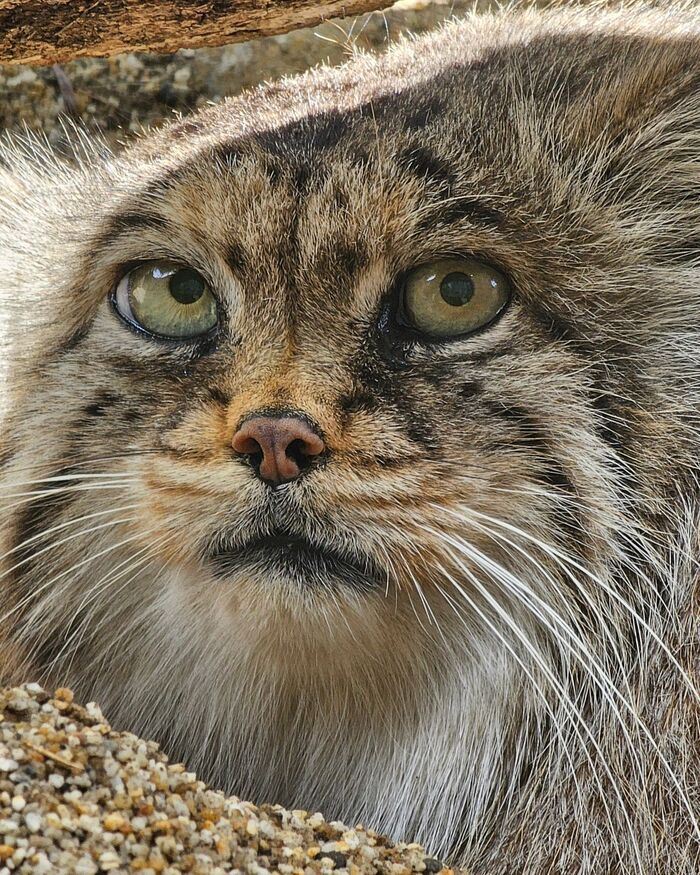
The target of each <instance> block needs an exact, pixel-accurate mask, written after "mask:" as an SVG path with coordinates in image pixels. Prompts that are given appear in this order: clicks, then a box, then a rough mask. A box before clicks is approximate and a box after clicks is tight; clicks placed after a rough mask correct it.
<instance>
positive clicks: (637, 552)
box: [0, 10, 700, 848]
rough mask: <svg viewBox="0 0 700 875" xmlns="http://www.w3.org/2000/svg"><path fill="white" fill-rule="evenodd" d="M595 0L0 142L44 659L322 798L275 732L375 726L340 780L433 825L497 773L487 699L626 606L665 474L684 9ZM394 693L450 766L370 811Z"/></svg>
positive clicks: (26, 601) (675, 420) (9, 550)
mask: <svg viewBox="0 0 700 875" xmlns="http://www.w3.org/2000/svg"><path fill="white" fill-rule="evenodd" d="M595 16H596V17H595V18H594V17H593V14H591V15H588V14H586V13H582V12H569V13H567V12H559V13H552V15H551V16H550V17H549V18H547V17H545V18H541V17H539V16H538V15H537V14H535V13H523V14H521V15H520V16H519V17H518V16H502V17H494V18H491V17H485V18H472V19H469V20H467V21H466V22H464V23H459V24H455V25H452V26H449V27H446V28H444V29H442V30H440V31H439V32H437V33H435V34H433V35H430V36H428V37H426V38H424V39H422V40H420V41H417V42H415V43H414V42H405V43H402V44H400V45H399V46H397V47H396V48H395V49H393V50H392V51H391V52H390V53H389V54H388V55H387V56H384V57H373V56H358V57H357V58H355V59H353V60H352V61H351V62H349V63H348V64H347V65H346V66H344V67H342V68H340V69H335V70H333V69H320V70H316V71H313V72H311V73H309V74H307V75H305V76H302V77H298V78H295V79H290V80H284V81H282V82H280V83H278V84H272V85H268V86H265V87H262V88H260V89H258V90H257V91H254V92H252V93H250V94H249V95H246V96H243V97H241V98H237V99H234V100H230V101H225V102H224V103H223V104H221V105H218V106H214V107H210V108H208V109H206V110H204V111H202V112H200V113H198V114H197V115H195V116H193V117H191V118H187V119H183V120H180V121H177V122H175V123H174V124H171V125H169V126H167V127H165V128H163V129H162V130H160V131H157V132H154V133H153V134H151V135H149V136H147V137H146V138H145V139H144V140H143V141H142V142H140V143H137V144H136V145H134V146H132V147H130V148H129V149H127V150H126V151H125V152H124V153H123V154H121V155H119V156H116V157H110V156H107V157H100V156H95V155H88V156H87V157H84V158H83V159H81V160H78V161H77V162H74V163H72V164H70V165H69V164H66V163H63V162H62V161H59V160H58V159H54V158H51V157H50V156H49V155H48V154H46V153H44V152H43V151H42V152H39V154H37V155H34V156H32V155H29V156H27V154H26V151H27V150H26V149H25V150H20V151H22V152H23V154H20V153H19V151H18V150H15V151H12V149H8V151H7V153H6V158H5V161H6V165H7V166H6V169H5V170H3V171H2V175H0V180H2V187H3V189H4V191H3V193H2V195H0V265H1V266H2V267H1V268H0V269H1V273H2V290H1V291H0V299H1V300H2V311H3V320H4V323H5V324H4V326H3V330H4V332H5V335H6V340H5V345H6V346H5V348H6V354H5V367H6V369H7V371H6V386H7V389H8V391H7V397H6V400H5V406H6V419H5V425H4V426H3V442H4V449H5V457H4V460H3V472H4V473H3V484H4V485H3V491H4V494H3V502H5V505H6V508H5V510H4V518H5V522H4V529H3V538H4V551H6V552H5V558H4V562H5V571H4V575H5V577H4V580H5V589H6V592H7V593H8V596H7V600H6V602H7V611H8V612H9V615H11V616H13V617H14V618H16V621H17V625H16V627H15V628H14V630H13V635H14V637H15V638H16V640H17V641H18V642H19V643H20V644H21V645H23V646H24V648H25V650H26V653H27V657H28V659H29V661H30V664H32V665H33V666H35V670H36V671H37V673H38V674H39V675H40V676H41V677H42V678H44V679H45V678H49V679H52V680H55V681H60V682H62V683H70V684H71V685H73V686H74V687H76V688H77V689H78V690H79V691H81V692H84V693H85V694H88V695H98V696H100V698H101V699H102V701H103V702H104V704H105V705H106V706H107V711H108V713H109V712H110V708H111V709H112V713H113V714H114V715H115V719H116V720H117V721H121V722H122V723H124V724H129V725H130V726H136V727H139V728H143V729H144V731H152V732H155V733H156V734H157V735H158V736H159V737H162V738H168V739H169V740H170V743H171V745H172V747H173V749H174V750H175V751H178V752H185V753H187V755H188V757H189V760H190V762H194V763H195V764H197V765H200V766H201V767H202V768H203V769H204V771H205V774H207V773H208V774H214V775H216V776H217V778H218V779H219V780H221V781H223V782H229V781H231V780H232V779H231V777H230V773H231V771H232V770H233V771H234V772H235V778H234V779H233V782H234V783H233V785H234V787H235V788H236V789H243V791H244V792H251V793H255V792H257V793H258V798H259V794H260V793H270V794H273V793H278V794H280V795H282V796H284V795H285V794H286V795H287V796H288V797H289V798H293V799H294V800H296V799H297V798H299V797H300V798H301V800H302V802H303V801H304V800H305V799H306V798H309V799H311V800H312V803H314V804H316V803H317V804H323V805H326V806H327V807H329V808H330V809H331V810H333V808H334V807H335V808H336V809H340V810H341V811H342V810H344V809H343V804H346V803H340V802H339V801H338V799H337V797H336V796H334V791H333V789H332V787H331V784H332V780H331V777H330V772H329V766H328V760H327V758H326V759H324V756H325V754H324V753H323V752H322V753H318V754H316V755H315V756H316V759H314V757H313V756H311V755H310V754H309V753H308V751H307V752H306V753H304V752H303V748H304V744H306V743H307V742H308V739H309V737H310V734H313V733H315V738H316V740H317V742H318V743H319V744H320V747H321V750H322V751H323V750H325V748H324V747H323V745H324V744H325V745H326V747H328V745H330V743H331V740H333V739H334V738H335V740H336V741H337V740H338V739H340V740H342V744H341V747H342V746H343V745H345V749H346V750H347V751H348V754H347V757H348V762H347V764H346V765H347V768H348V770H349V771H350V772H352V770H353V769H354V770H355V772H356V773H357V774H359V773H360V771H361V768H362V767H361V765H360V758H361V757H360V752H361V750H365V752H366V751H369V754H368V756H369V760H368V761H369V762H370V763H374V766H372V768H375V769H376V770H377V774H379V773H380V772H381V774H382V776H383V777H382V778H381V779H379V778H377V780H376V781H375V782H374V783H372V781H370V780H368V781H367V787H364V788H362V789H358V790H354V791H352V792H351V791H348V792H347V793H346V796H345V799H349V800H350V801H349V802H348V803H347V804H346V808H347V810H348V811H351V812H352V813H357V814H358V815H359V816H366V817H369V818H372V817H373V818H374V822H375V823H378V824H379V825H381V826H384V827H386V828H391V829H392V831H394V832H397V831H398V832H401V831H403V830H408V829H413V830H414V831H415V830H418V831H420V830H422V837H423V838H426V837H427V839H428V840H429V841H432V842H434V843H437V844H438V845H439V846H440V847H442V848H445V847H452V846H453V845H454V842H455V835H456V832H459V830H460V829H461V828H458V827H456V826H455V821H456V820H457V819H458V815H459V814H460V812H462V811H463V809H464V808H465V807H469V805H471V806H472V807H473V808H474V809H475V810H476V809H479V810H480V811H483V810H485V808H486V807H487V806H488V804H490V802H489V800H491V799H492V797H493V794H494V792H495V790H494V788H495V787H497V786H501V785H505V784H507V783H508V781H509V780H510V778H509V775H510V771H509V770H512V768H514V766H513V763H514V761H515V760H517V759H518V758H519V755H518V754H516V750H517V744H516V743H515V742H513V741H511V743H510V746H508V744H506V748H507V754H506V755H505V757H504V759H503V761H502V762H500V763H497V762H496V761H495V760H496V758H495V757H494V756H493V750H494V747H493V745H494V743H495V742H494V740H493V732H492V731H491V727H493V726H494V725H497V726H498V727H499V730H498V731H499V735H500V737H501V743H505V742H503V739H505V738H510V739H511V740H512V739H515V738H520V739H522V737H523V734H524V733H525V732H526V730H525V729H524V726H525V722H524V721H523V720H519V719H518V718H517V717H516V716H513V715H515V714H522V713H523V712H524V710H526V709H527V708H528V707H529V706H530V705H531V704H532V702H534V701H535V700H537V701H539V700H540V699H541V698H544V700H545V701H548V702H550V705H549V706H548V707H550V708H556V707H558V705H557V702H558V701H559V699H558V695H559V694H558V693H557V687H556V684H555V683H554V682H553V681H552V680H551V677H550V676H551V675H552V672H554V677H555V680H556V679H557V678H559V679H562V678H563V677H564V675H565V674H566V673H567V672H569V671H573V672H575V671H577V670H579V669H580V665H579V664H578V663H577V659H578V658H579V657H578V656H577V650H576V648H577V647H578V646H579V644H580V642H581V641H583V640H585V642H586V646H587V647H589V648H591V649H592V650H594V651H595V650H596V648H598V649H599V650H600V651H602V652H607V651H609V650H610V649H615V648H619V647H620V646H621V645H620V640H622V638H624V635H625V631H624V630H625V629H627V628H628V627H629V626H630V624H631V623H632V622H633V618H634V616H635V613H636V611H637V609H638V607H639V605H640V604H643V603H648V602H650V600H651V601H653V599H654V598H655V597H656V594H655V592H654V586H653V584H652V583H650V581H651V580H652V579H653V577H654V575H655V574H657V573H658V571H659V568H660V567H661V560H660V559H659V558H658V555H657V552H656V546H655V545H653V544H650V541H649V539H648V538H645V537H643V536H642V534H641V532H642V531H643V530H644V529H645V528H648V527H650V526H653V527H654V528H655V529H656V530H657V531H658V538H659V539H660V540H661V542H662V544H663V545H668V544H670V543H671V542H672V541H673V539H674V538H675V537H676V535H677V533H678V523H677V520H678V519H679V518H680V516H681V514H682V511H683V510H684V508H683V507H682V502H681V501H680V499H679V492H681V491H682V489H683V488H685V485H686V484H690V483H693V482H694V478H695V467H696V461H695V460H696V452H697V439H696V432H695V423H694V414H693V411H694V409H695V404H696V400H697V384H696V381H695V380H694V373H695V361H696V356H697V348H698V347H697V332H696V330H695V325H694V322H693V318H692V314H693V313H694V312H695V309H696V304H697V298H698V283H697V279H698V246H697V242H698V230H699V228H700V210H699V208H698V201H697V191H698V185H699V184H700V175H699V172H698V163H697V154H698V152H697V148H698V138H699V136H700V128H699V127H698V120H699V119H700V97H698V72H697V71H698V69H700V67H699V66H698V46H699V42H698V36H697V33H694V34H691V33H690V31H689V30H688V27H687V22H686V28H685V29H683V27H682V26H681V24H677V25H676V24H674V23H673V22H672V21H671V19H670V18H669V17H663V13H649V15H648V16H647V17H645V16H644V15H640V16H638V17H636V18H635V17H632V18H631V19H630V20H629V21H626V19H625V17H624V16H623V15H621V14H618V13H609V14H604V13H603V12H601V11H600V10H598V11H597V12H596V13H595ZM661 19H662V20H663V26H664V36H663V37H658V36H656V35H655V34H656V30H657V29H658V22H659V20H661ZM669 459H673V464H672V465H671V464H669ZM633 569H636V570H637V572H638V577H637V578H635V581H636V582H635V585H634V586H632V588H631V589H629V588H628V589H626V590H625V595H624V600H623V602H624V603H621V602H620V599H619V597H617V594H618V593H619V592H620V591H622V589H623V588H624V587H629V581H630V579H631V578H632V577H633ZM615 652H617V650H616V651H615ZM562 662H563V663H566V664H567V665H569V668H568V669H567V670H566V671H564V669H562V668H561V664H562ZM572 665H573V666H574V668H573V669H572V668H571V666H572ZM552 666H556V668H554V669H553V668H552ZM557 672H560V674H557ZM560 682H561V683H563V680H561V681H560ZM586 682H587V683H590V684H592V682H590V680H587V681H586ZM203 690H208V691H209V692H203ZM559 698H560V696H559ZM194 701H196V702H197V703H198V707H197V708H194V707H192V706H191V703H192V702H194ZM188 703H190V705H188ZM552 703H554V704H552ZM188 708H189V710H188ZM309 708H312V709H316V712H315V716H314V719H313V720H309V719H308V709H309ZM430 708H434V709H436V710H437V711H438V712H439V713H440V715H441V718H440V719H441V720H442V721H444V727H443V728H444V732H441V731H438V732H437V733H435V736H434V738H433V740H432V741H431V740H429V738H431V737H432V736H431V732H434V730H435V727H434V725H431V723H430V722H428V723H426V711H427V712H428V713H429V712H430ZM178 709H180V710H178ZM241 711H244V712H245V716H243V715H242V713H241ZM506 714H510V717H505V716H504V715H506ZM178 715H179V716H178ZM231 715H235V718H234V717H232V716H231ZM264 715H265V719H267V720H273V721H276V727H277V728H274V727H271V726H269V725H265V724H264V720H263V716H264ZM304 715H306V716H304ZM305 720H308V722H307V723H305V722H304V721H305ZM168 723H169V724H170V727H169V728H168V727H166V725H165V724H168ZM465 727H469V732H467V735H468V736H469V737H466V738H465V737H464V732H465V731H466V730H465ZM409 729H410V732H409ZM256 733H257V735H256ZM334 733H335V735H334ZM392 733H394V736H400V737H401V738H407V737H409V735H410V737H411V738H413V739H422V742H421V744H422V745H423V748H422V749H419V753H418V754H417V755H416V757H415V758H414V760H415V761H414V764H413V765H408V764H407V763H408V761H409V760H410V756H409V757H408V758H407V760H406V762H405V763H404V774H408V775H409V777H411V776H413V777H411V780H413V779H414V778H415V780H418V778H417V777H416V776H417V775H418V773H419V771H420V769H421V768H422V766H421V763H422V764H424V762H425V760H426V758H428V753H427V752H429V751H432V754H431V755H432V756H433V760H432V762H433V763H438V765H437V766H436V769H437V773H438V774H443V773H442V772H440V769H441V768H442V769H443V770H444V775H443V778H444V780H445V781H448V780H450V781H453V782H454V780H455V779H454V777H450V775H452V772H451V771H450V770H452V771H453V772H454V775H458V777H459V780H461V781H462V784H463V786H464V787H465V788H467V789H466V790H465V791H463V793H462V795H466V793H467V792H469V793H470V794H471V796H470V800H471V801H469V802H468V801H466V800H465V799H461V802H460V805H457V806H454V805H453V806H452V809H454V810H452V809H451V810H450V811H448V808H447V807H446V806H443V808H440V807H439V806H437V807H436V805H437V803H436V805H434V806H433V808H432V809H431V810H429V809H430V806H428V805H427V803H426V804H423V807H421V806H420V805H419V806H418V813H417V814H410V815H409V814H408V813H404V814H403V815H399V814H398V813H397V811H398V810H399V808H400V805H398V804H396V802H395V801H391V800H390V798H389V797H390V795H391V793H392V792H393V793H394V794H396V782H395V781H393V783H392V780H390V779H389V777H387V775H388V773H389V771H390V770H389V769H388V767H386V763H387V762H388V761H392V762H394V763H395V761H396V752H395V751H394V750H393V749H392V747H391V742H390V740H389V739H390V737H391V735H392ZM421 733H422V734H421ZM470 733H471V734H470ZM254 736H255V737H256V738H257V737H259V738H262V739H263V740H264V741H260V743H259V744H258V746H257V747H255V749H254V752H251V750H252V748H251V747H250V745H252V744H253V742H251V738H253V737H254ZM367 738H370V739H371V742H367ZM455 738H460V739H461V741H460V742H459V747H460V752H459V754H458V755H457V756H456V757H455V744H456V742H455ZM205 740H206V742H207V743H208V744H209V746H210V747H209V750H207V749H206V744H205ZM319 740H320V741H319ZM244 741H245V743H246V744H248V745H249V747H248V758H247V759H246V757H243V756H242V754H241V752H240V748H241V747H242V745H243V743H244ZM417 743H418V742H416V744H417ZM353 744H354V745H355V746H354V747H353ZM236 745H238V748H237V747H236ZM363 745H364V746H365V747H364V748H363ZM212 750H213V751H215V752H216V756H214V754H212V753H211V751H212ZM271 750H272V751H274V753H273V754H270V751H271ZM326 753H327V751H326ZM285 757H286V759H285ZM421 757H423V758H422V759H421ZM266 758H267V760H269V762H268V761H267V760H266ZM270 758H271V759H270ZM392 758H393V759H392ZM282 760H285V762H287V764H288V765H287V769H288V771H287V773H286V774H285V776H283V777H282V776H281V775H280V762H281V761H282ZM416 763H418V765H416ZM455 763H457V764H455ZM475 763H477V764H478V765H475ZM460 764H461V765H460ZM314 769H316V771H315V772H314ZM358 770H359V771H358ZM412 770H413V771H412ZM407 780H408V779H407ZM382 781H383V783H382ZM409 783H410V781H409ZM438 783H439V782H438ZM380 785H381V786H380ZM420 787H421V788H422V790H421V792H422V793H423V796H422V797H421V799H422V802H423V803H425V800H426V799H427V798H428V796H427V795H426V794H427V790H426V789H425V786H424V784H422V783H421V784H420ZM353 793H354V796H353ZM295 794H296V795H295ZM363 794H364V795H363ZM428 795H429V794H428ZM460 798H461V797H460ZM281 801H284V800H281ZM317 801H318V802H317ZM404 802H405V800H404ZM353 806H354V807H353ZM460 806H461V807H460ZM479 806H481V808H479ZM443 809H444V810H443ZM454 811H456V812H457V814H455V813H454ZM402 817H403V820H401V818H402ZM431 817H432V818H433V820H432V821H431V820H430V818H431ZM411 818H414V819H413V820H411ZM429 824H430V825H429Z"/></svg>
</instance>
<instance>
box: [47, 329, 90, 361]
mask: <svg viewBox="0 0 700 875" xmlns="http://www.w3.org/2000/svg"><path fill="white" fill-rule="evenodd" d="M89 329H90V326H89V325H82V326H81V327H80V328H78V329H76V330H75V331H74V332H73V333H72V334H71V335H70V336H69V337H68V338H66V340H64V341H63V343H62V344H61V345H60V346H59V348H58V349H57V350H56V353H55V356H54V358H58V356H60V355H61V354H62V353H65V352H70V351H71V350H73V349H76V347H78V346H79V345H80V343H81V342H82V341H83V340H84V339H85V338H86V337H87V335H88V331H89Z"/></svg>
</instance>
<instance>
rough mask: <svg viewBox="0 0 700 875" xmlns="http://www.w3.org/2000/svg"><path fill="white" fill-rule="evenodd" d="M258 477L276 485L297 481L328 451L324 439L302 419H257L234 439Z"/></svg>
mask: <svg viewBox="0 0 700 875" xmlns="http://www.w3.org/2000/svg"><path fill="white" fill-rule="evenodd" d="M231 443H232V446H233V449H234V451H235V452H236V453H238V454H239V455H241V456H247V457H248V461H249V462H250V464H251V465H252V467H253V469H254V470H255V471H256V473H257V475H258V477H260V479H261V480H264V481H265V482H266V483H270V484H273V485H275V486H277V485H279V484H280V483H288V482H289V481H290V480H296V479H297V477H299V476H300V475H301V473H302V472H303V471H305V470H306V469H307V468H308V467H309V466H310V464H311V462H312V460H313V459H314V458H316V457H317V456H320V455H322V454H323V453H324V452H325V451H326V445H325V444H324V442H323V439H322V438H321V437H320V435H319V434H317V433H316V432H315V431H314V430H313V429H312V428H311V426H310V425H309V424H308V423H307V422H305V421H304V420H303V419H301V417H299V416H253V417H251V418H250V419H247V420H246V421H245V422H244V423H243V424H242V425H241V427H240V428H239V429H238V431H237V432H236V433H235V435H234V436H233V440H232V442H231Z"/></svg>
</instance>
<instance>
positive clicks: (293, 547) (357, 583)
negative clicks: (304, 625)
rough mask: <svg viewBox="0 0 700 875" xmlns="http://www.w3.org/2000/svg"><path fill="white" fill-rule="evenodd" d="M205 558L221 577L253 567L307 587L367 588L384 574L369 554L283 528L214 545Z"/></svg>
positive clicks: (252, 568) (372, 586)
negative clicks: (234, 544) (318, 541)
mask: <svg viewBox="0 0 700 875" xmlns="http://www.w3.org/2000/svg"><path fill="white" fill-rule="evenodd" d="M206 560H207V562H208V564H209V565H210V567H211V568H212V569H213V570H214V573H215V574H216V576H217V577H220V578H231V577H233V576H235V575H237V574H239V573H241V572H251V571H253V572H257V573H262V574H267V575H269V576H271V577H283V578H286V579H292V580H293V581H294V582H295V583H299V584H302V585H304V586H308V587H310V588H313V587H328V586H333V585H336V586H337V585H347V586H352V587H354V588H357V589H365V590H368V589H374V588H375V587H376V586H378V585H379V583H380V581H381V580H382V579H383V577H384V575H382V574H381V571H380V569H379V568H378V567H377V565H376V563H375V562H374V561H373V560H372V559H371V558H370V557H369V556H366V555H356V554H355V553H353V552H350V551H341V550H338V549H337V548H329V547H327V546H325V545H320V544H315V543H313V542H312V541H310V540H309V539H308V538H305V537H303V536H300V535H294V534H289V533H285V532H276V533H272V534H268V535H263V536H260V537H257V538H254V539H251V540H250V541H248V542H246V543H245V544H243V545H242V546H240V547H235V548H232V547H230V546H229V545H226V544H224V545H221V544H219V545H215V546H214V547H213V548H212V549H211V550H210V551H208V553H207V555H206Z"/></svg>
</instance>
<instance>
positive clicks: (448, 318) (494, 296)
mask: <svg viewBox="0 0 700 875" xmlns="http://www.w3.org/2000/svg"><path fill="white" fill-rule="evenodd" d="M509 299H510V283H509V282H508V280H507V278H506V277H505V276H504V275H503V274H502V273H501V272H500V271H498V270H496V268H494V267H492V266H491V265H490V264H486V263H484V262H482V261H477V260H476V259H475V258H445V259H442V260H440V261H433V262H431V263H430V264H425V265H422V266H421V267H418V268H416V269H415V270H413V271H411V273H409V274H408V276H407V277H406V278H405V280H404V286H403V297H402V301H401V306H400V312H399V320H400V321H401V322H403V324H405V325H406V326H408V327H410V328H414V329H416V330H418V331H420V332H422V333H423V334H426V335H428V336H429V337H434V338H440V339H446V338H450V337H460V336H462V335H465V334H471V333H472V332H473V331H477V330H478V329H479V328H483V327H484V326H485V325H488V324H489V323H490V322H493V320H494V319H495V318H496V317H497V316H498V315H499V314H500V313H501V312H502V311H503V309H504V308H505V306H506V304H507V303H508V301H509Z"/></svg>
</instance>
